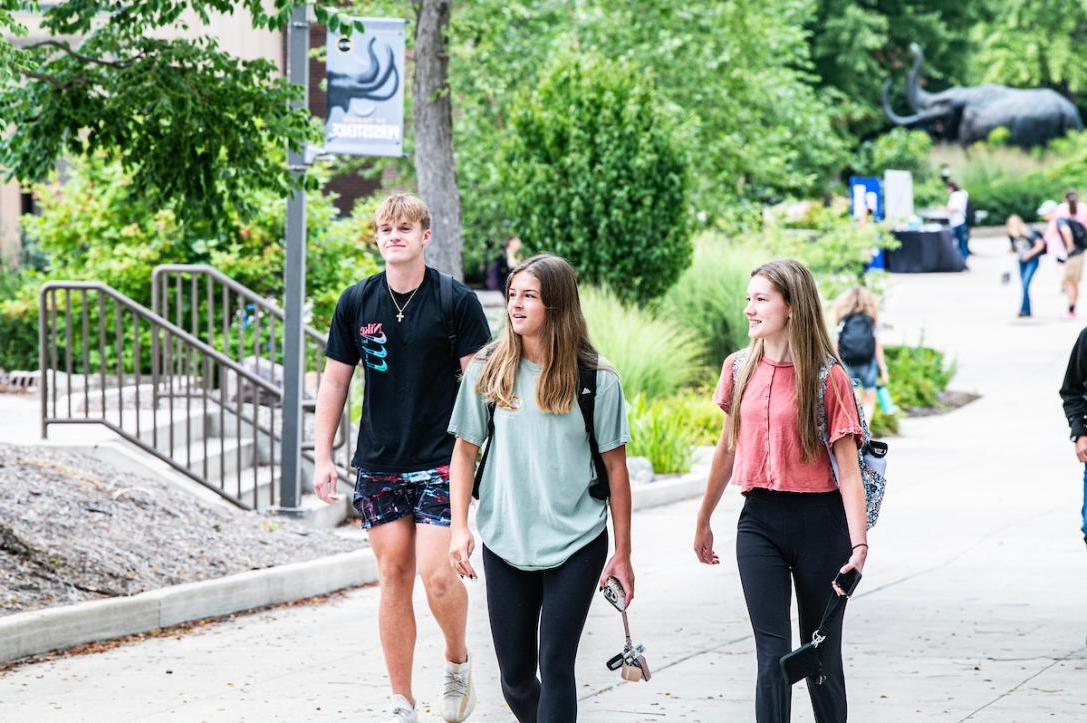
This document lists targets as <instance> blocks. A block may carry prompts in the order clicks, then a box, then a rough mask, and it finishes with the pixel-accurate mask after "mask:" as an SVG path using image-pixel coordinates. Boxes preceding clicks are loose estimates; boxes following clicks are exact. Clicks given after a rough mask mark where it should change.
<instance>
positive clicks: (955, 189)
mask: <svg viewBox="0 0 1087 723" xmlns="http://www.w3.org/2000/svg"><path fill="white" fill-rule="evenodd" d="M944 185H946V186H947V190H948V191H949V192H950V194H951V195H949V196H948V198H947V207H946V209H945V210H946V211H947V212H948V214H950V218H949V219H948V225H949V226H950V227H951V233H952V234H953V235H954V236H955V241H956V242H957V243H958V245H959V253H960V254H962V259H963V261H965V260H966V259H967V258H968V257H969V256H970V246H969V240H970V229H969V227H968V226H967V224H966V209H967V207H968V206H969V205H970V194H969V193H967V192H966V191H965V190H964V189H963V188H962V187H961V186H959V184H958V183H956V182H955V181H953V180H952V179H951V178H945V179H944Z"/></svg>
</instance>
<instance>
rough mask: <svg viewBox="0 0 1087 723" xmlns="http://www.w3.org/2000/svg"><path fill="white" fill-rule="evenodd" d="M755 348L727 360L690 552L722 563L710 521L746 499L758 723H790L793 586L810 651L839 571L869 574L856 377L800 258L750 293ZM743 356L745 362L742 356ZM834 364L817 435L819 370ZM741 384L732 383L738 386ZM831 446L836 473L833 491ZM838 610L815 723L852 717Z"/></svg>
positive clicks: (746, 575)
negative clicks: (784, 660) (735, 492)
mask: <svg viewBox="0 0 1087 723" xmlns="http://www.w3.org/2000/svg"><path fill="white" fill-rule="evenodd" d="M744 314H745V315H746V316H747V321H748V335H749V336H750V337H751V346H750V347H749V348H748V349H746V350H745V351H743V352H737V354H733V355H731V356H730V357H729V358H728V359H726V360H725V364H724V367H723V368H722V370H721V379H720V382H719V383H718V385H717V390H716V392H715V393H714V401H715V402H716V403H717V404H718V405H719V406H720V407H721V408H722V409H723V410H724V411H725V414H726V418H725V424H724V429H723V430H722V432H721V438H720V439H719V440H718V442H717V448H716V449H715V450H714V455H713V462H712V464H711V466H710V473H709V482H708V483H707V486H706V494H705V496H704V498H703V500H702V507H701V509H700V510H699V514H698V521H697V525H696V530H695V539H694V551H695V554H696V555H697V556H698V559H699V560H700V561H701V562H703V563H706V564H710V565H715V564H717V563H718V562H719V559H718V557H717V554H716V553H715V552H714V549H713V532H712V531H711V530H710V518H711V516H712V514H713V511H714V509H715V508H716V507H717V504H718V502H720V500H721V496H722V494H723V493H724V491H725V487H726V486H727V485H728V483H729V482H733V483H735V484H736V486H738V487H739V488H740V492H741V493H742V494H743V495H744V496H745V498H746V499H745V502H744V507H743V511H742V512H741V513H740V519H739V523H738V525H737V531H736V561H737V566H738V568H739V572H740V580H741V582H742V584H743V589H744V598H745V600H746V602H747V610H748V615H749V616H750V618H751V624H752V627H753V629H754V632H755V649H756V655H757V658H758V680H757V685H756V689H755V715H756V720H757V721H759V723H770V722H773V723H780V722H783V721H788V720H789V714H790V701H791V699H792V690H791V688H790V685H789V681H788V679H787V678H786V677H785V675H784V673H783V672H782V670H781V667H780V664H779V661H780V659H781V657H782V656H783V655H785V654H786V653H788V652H790V651H791V650H792V649H793V648H794V646H793V644H792V628H791V624H790V620H789V609H790V597H791V588H792V587H793V586H795V588H796V597H797V609H798V611H799V616H800V637H801V642H802V643H808V642H810V641H811V639H812V634H813V633H814V632H815V630H816V628H817V627H818V626H819V622H820V619H821V617H822V614H823V611H824V609H825V608H826V606H827V602H828V599H829V598H830V595H832V594H839V595H841V594H842V590H840V589H839V588H838V587H837V586H835V585H833V584H832V581H833V580H834V577H835V575H836V574H837V573H838V572H848V571H850V570H853V569H856V570H858V571H859V570H861V569H863V567H864V562H865V558H866V557H867V554H868V545H867V543H866V539H867V538H866V514H865V501H864V488H863V485H862V483H861V474H860V468H859V466H858V462H857V445H858V443H859V441H860V440H861V438H862V435H863V431H862V429H861V426H860V421H859V415H858V413H857V407H856V403H855V401H854V398H853V392H852V387H851V384H850V380H849V376H848V374H847V373H846V372H845V371H844V369H843V368H842V366H841V362H840V361H839V360H838V359H837V358H836V355H835V352H834V345H833V344H832V343H831V340H830V336H829V334H828V333H827V329H826V325H825V322H824V318H823V311H822V308H821V306H820V303H819V292H818V290H817V288H816V285H815V280H814V278H812V275H811V272H810V271H808V269H807V268H805V267H804V266H803V265H802V264H800V263H799V262H796V261H791V260H785V261H774V262H771V263H769V264H765V265H763V266H760V267H759V268H757V269H755V270H754V271H753V272H752V274H751V281H750V283H749V284H748V286H747V307H746V308H745V310H744ZM738 355H740V356H738ZM828 360H833V363H831V364H830V366H829V375H828V377H827V384H826V394H825V395H824V397H823V400H822V401H823V405H822V406H823V414H824V416H825V425H826V426H825V430H826V441H827V445H826V446H824V440H823V438H822V433H821V431H820V422H822V421H824V420H820V418H819V417H820V415H819V404H818V400H817V398H816V397H817V396H818V394H819V392H820V389H821V383H820V380H819V377H820V373H821V371H822V370H823V369H824V367H825V366H826V365H827V364H828ZM734 377H735V383H734V382H733V379H734ZM827 447H829V448H830V449H832V450H833V452H834V456H835V459H836V461H837V463H838V469H839V470H840V478H841V481H840V483H836V482H835V478H834V473H833V471H832V469H831V465H830V457H829V455H828V452H827ZM843 613H844V606H841V607H840V608H839V611H838V613H837V614H836V615H835V619H834V620H833V621H832V624H831V625H830V626H829V627H824V628H820V632H821V633H824V634H826V639H825V640H824V641H823V643H822V644H821V645H820V646H819V648H818V651H819V654H820V658H821V660H822V664H823V672H824V674H825V676H826V678H825V681H824V682H823V683H822V684H818V685H817V684H816V683H815V682H813V681H810V680H809V682H808V686H807V687H808V693H809V695H810V696H811V701H812V708H813V710H814V712H815V719H816V720H817V721H820V722H824V721H825V722H828V723H829V722H831V721H834V722H841V721H845V720H846V695H845V680H844V676H843V670H842V654H841V642H842V625H841V622H842V615H843Z"/></svg>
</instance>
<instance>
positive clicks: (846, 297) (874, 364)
mask: <svg viewBox="0 0 1087 723" xmlns="http://www.w3.org/2000/svg"><path fill="white" fill-rule="evenodd" d="M833 310H834V323H835V325H836V326H837V327H838V336H837V342H836V343H837V350H838V356H839V357H841V359H842V361H843V362H844V363H845V369H846V371H847V372H849V377H850V379H851V381H852V382H853V384H854V386H856V387H860V403H861V406H862V407H864V415H865V419H868V420H871V419H872V415H873V414H874V413H875V411H876V387H877V386H886V385H887V380H888V377H889V375H888V373H887V361H886V360H885V359H884V357H883V345H882V344H880V343H879V335H878V333H877V331H878V327H879V309H878V307H877V303H876V297H875V295H874V294H873V293H872V292H871V291H869V290H868V289H866V288H864V287H863V286H854V287H853V288H852V289H849V290H847V291H845V292H843V293H842V295H841V296H839V297H838V298H837V299H835V301H834V305H833Z"/></svg>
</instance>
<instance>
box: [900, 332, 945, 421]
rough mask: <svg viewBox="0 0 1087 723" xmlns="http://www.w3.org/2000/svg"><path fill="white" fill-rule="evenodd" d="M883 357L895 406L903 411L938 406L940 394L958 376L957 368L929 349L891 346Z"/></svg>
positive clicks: (941, 353)
mask: <svg viewBox="0 0 1087 723" xmlns="http://www.w3.org/2000/svg"><path fill="white" fill-rule="evenodd" d="M883 353H884V354H885V358H886V360H887V371H888V372H889V373H890V377H891V379H890V384H889V385H888V388H889V389H890V391H891V396H892V397H894V400H895V405H896V406H898V407H899V408H900V409H903V410H906V409H914V408H917V407H935V406H938V404H939V401H940V392H942V391H944V390H945V389H947V385H948V384H949V383H950V382H951V378H952V377H954V376H955V364H954V363H953V362H952V363H946V362H945V359H944V354H943V352H941V351H937V350H936V349H933V348H931V347H927V346H888V347H885V348H884V350H883Z"/></svg>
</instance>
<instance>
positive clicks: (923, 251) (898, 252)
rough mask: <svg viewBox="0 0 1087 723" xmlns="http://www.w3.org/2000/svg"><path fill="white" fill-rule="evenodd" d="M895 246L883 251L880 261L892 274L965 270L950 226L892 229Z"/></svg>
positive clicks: (964, 264)
mask: <svg viewBox="0 0 1087 723" xmlns="http://www.w3.org/2000/svg"><path fill="white" fill-rule="evenodd" d="M892 235H893V236H894V237H895V240H897V241H898V243H899V247H898V248H897V249H895V250H893V251H890V250H889V251H887V253H886V256H885V261H884V265H885V267H886V269H887V271H888V272H890V273H893V274H922V273H931V272H939V271H965V270H966V263H965V262H964V261H963V259H962V254H960V253H959V247H958V245H957V244H956V243H955V236H954V235H953V234H952V233H951V229H949V228H947V227H944V228H941V229H939V230H934V231H893V232H892Z"/></svg>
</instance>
